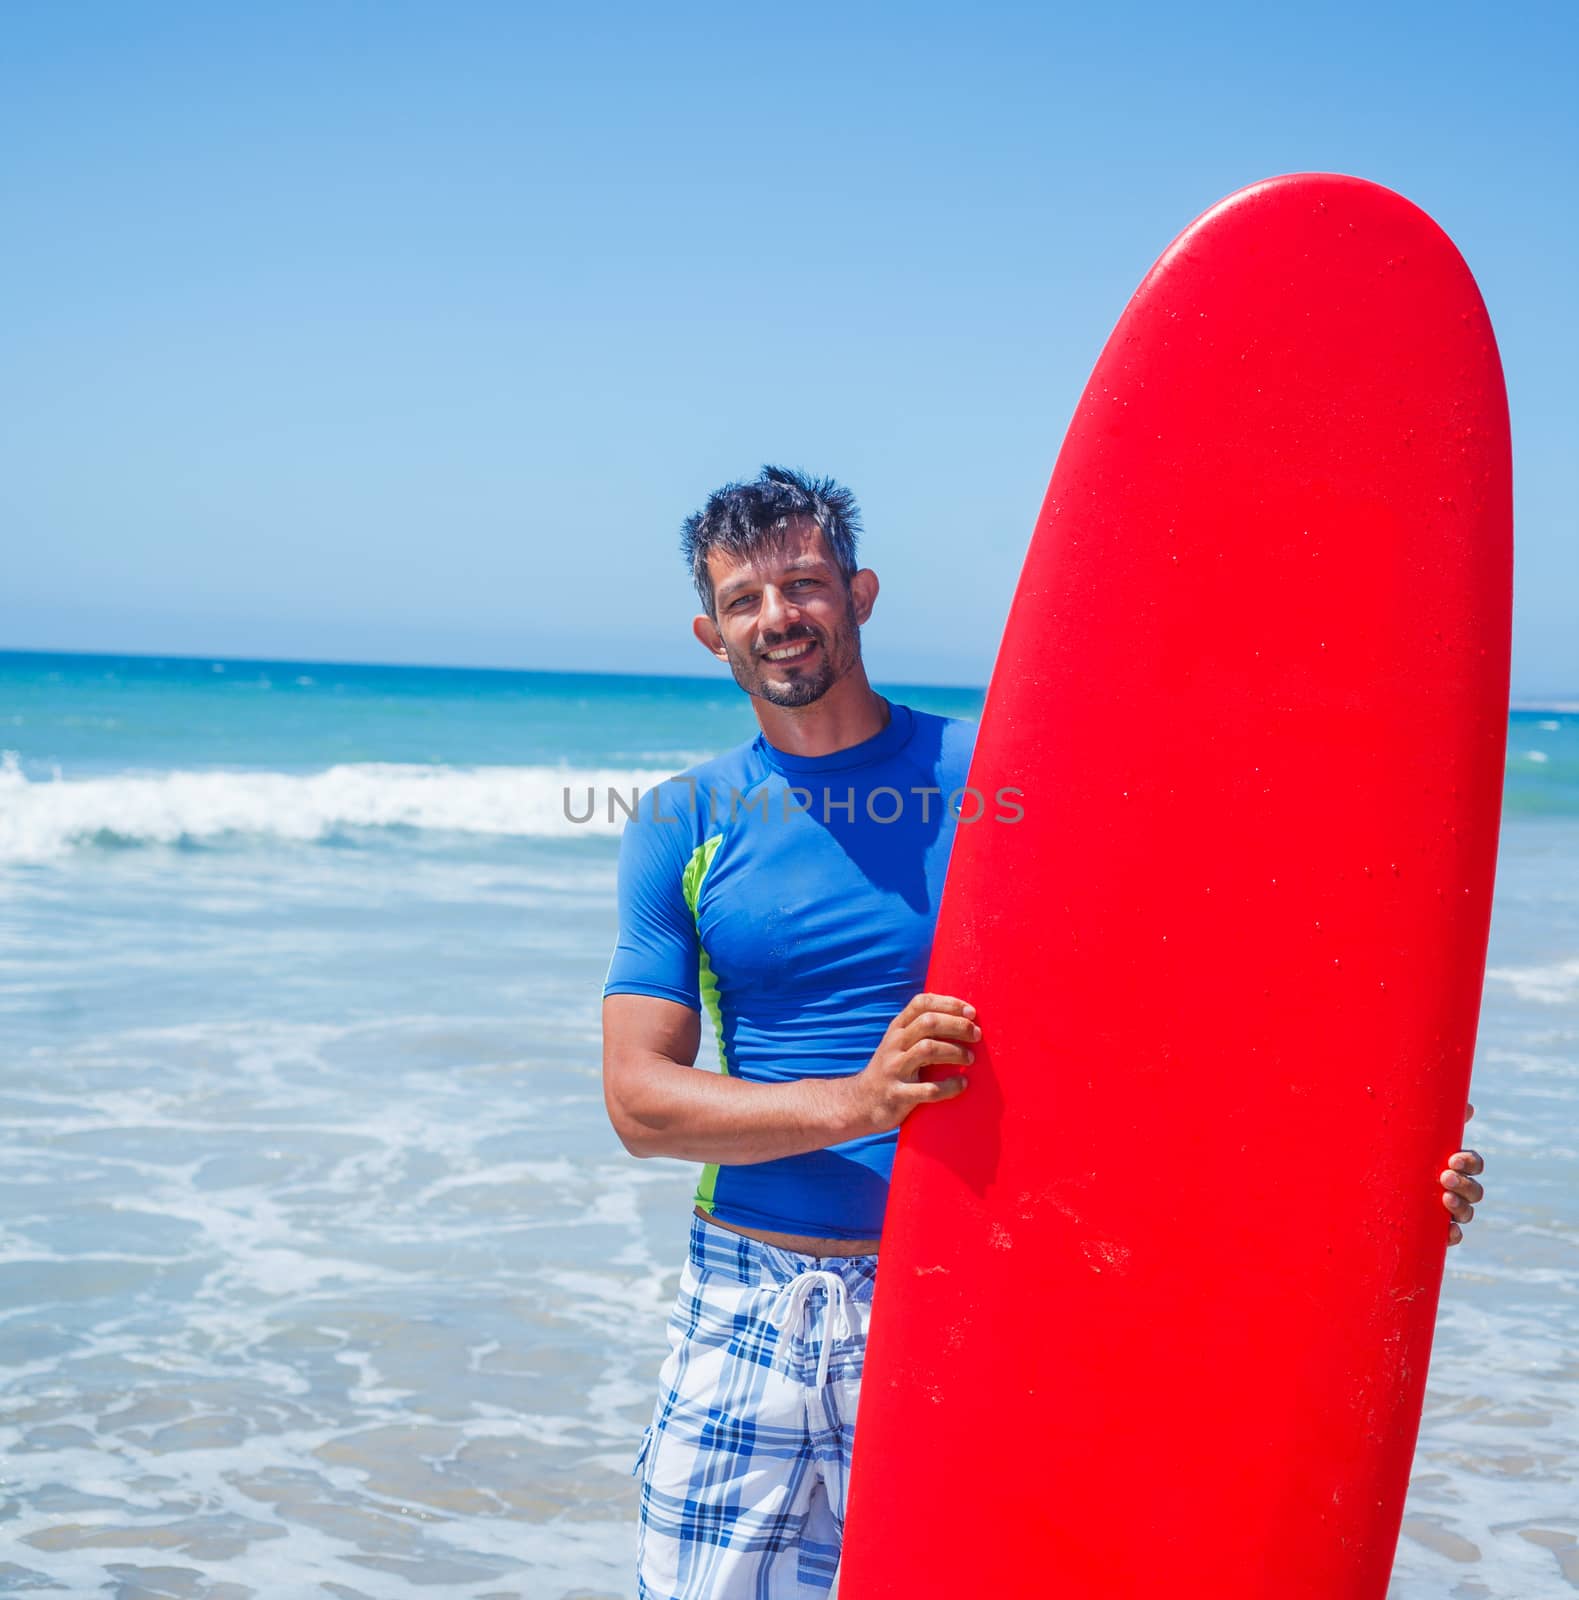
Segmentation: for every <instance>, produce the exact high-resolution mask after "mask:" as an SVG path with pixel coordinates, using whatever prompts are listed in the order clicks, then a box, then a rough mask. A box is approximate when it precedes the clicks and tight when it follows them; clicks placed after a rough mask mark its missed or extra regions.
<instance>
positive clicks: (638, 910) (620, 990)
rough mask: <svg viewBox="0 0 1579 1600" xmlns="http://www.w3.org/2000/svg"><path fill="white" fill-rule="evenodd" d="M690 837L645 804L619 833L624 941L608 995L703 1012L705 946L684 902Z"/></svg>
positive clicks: (619, 946)
mask: <svg viewBox="0 0 1579 1600" xmlns="http://www.w3.org/2000/svg"><path fill="white" fill-rule="evenodd" d="M690 837H691V836H690V829H688V828H683V827H680V826H677V825H676V824H675V823H674V822H665V821H659V820H656V819H655V817H654V816H653V814H652V813H651V812H650V811H649V810H648V809H647V808H646V807H643V808H642V809H641V810H640V811H639V812H638V813H637V815H636V816H635V817H634V818H632V819H631V820H629V821H627V822H626V824H625V829H624V832H623V833H621V835H620V859H619V918H620V931H619V942H618V943H617V944H616V945H615V947H614V956H613V959H612V960H611V961H610V962H609V971H608V976H607V978H606V979H605V980H604V983H603V993H604V994H605V996H607V995H611V994H650V995H653V996H655V997H656V998H657V999H659V1000H674V1001H678V1002H679V1004H681V1005H683V1006H690V1007H691V1008H692V1010H694V1011H700V1010H701V1008H702V996H701V990H700V987H699V978H698V972H697V968H698V965H699V962H700V957H701V945H700V942H699V940H698V938H697V933H696V919H695V918H694V917H693V916H692V914H691V908H690V907H689V906H688V905H687V904H686V903H685V865H686V859H685V858H686V854H687V851H688V848H689V845H690Z"/></svg>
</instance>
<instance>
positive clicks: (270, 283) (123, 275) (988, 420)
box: [0, 0, 1579, 698]
mask: <svg viewBox="0 0 1579 1600" xmlns="http://www.w3.org/2000/svg"><path fill="white" fill-rule="evenodd" d="M1576 15H1579V10H1576V8H1575V7H1573V6H1572V5H1568V6H1558V5H1540V4H1535V5H1515V6H1511V7H1508V8H1506V9H1505V10H1504V9H1501V8H1494V7H1492V6H1490V5H1484V4H1483V5H1475V6H1457V5H1453V4H1432V5H1418V6H1412V5H1376V4H1367V5H1352V6H1351V5H1340V6H1314V7H1309V8H1289V7H1277V6H1270V5H1265V4H1259V5H1254V6H1212V5H1210V4H1207V5H1201V6H1189V5H1179V4H1170V5H1130V6H1126V5H1122V4H1119V5H1107V6H1100V7H1090V8H1086V7H1082V8H1080V9H1079V10H1075V9H1073V8H1061V7H1057V6H1053V5H1041V6H995V5H992V4H987V5H985V6H973V7H971V8H968V9H967V8H966V7H965V6H964V5H963V4H956V5H954V6H950V7H946V8H945V7H938V6H930V5H926V4H916V5H907V6H881V5H880V6H859V5H851V4H848V3H846V4H843V5H838V6H835V5H823V4H801V5H797V6H794V7H772V8H769V7H747V6H742V5H738V4H736V5H728V6H724V5H719V6H693V5H685V4H677V5H671V6H663V7H652V6H636V5H626V4H604V5H596V4H593V5H582V6H578V7H574V8H570V7H563V8H560V7H554V8H550V7H539V6H534V5H529V4H522V5H491V4H477V3H466V0H458V3H451V4H445V5H440V4H425V5H416V4H388V5H364V4H345V3H332V0H331V3H316V4H311V5H296V4H289V3H273V4H270V5H267V6H261V5H260V6H252V7H241V6H207V5H188V6H167V5H156V4H138V3H125V0H123V3H118V4H114V5H110V4H89V3H80V4H75V5H71V6H61V5H55V4H33V3H16V0H13V3H11V4H8V5H7V6H6V7H5V8H4V9H3V10H0V215H3V216H4V219H5V228H4V247H3V249H0V548H3V550H4V555H5V579H4V583H3V585H0V638H3V641H4V643H5V644H7V645H10V646H12V647H15V648H43V649H57V648H58V649H105V650H138V651H149V652H170V653H194V654H203V653H229V654H241V655H247V654H251V655H274V656H280V655H284V656H311V657H317V658H326V657H327V658H346V659H372V660H384V661H436V662H455V663H468V664H481V665H501V666H531V667H554V666H564V667H567V668H580V669H606V670H619V671H626V670H629V671H644V670H646V671H681V672H705V671H707V670H709V669H708V663H707V661H706V659H705V658H704V657H703V656H702V653H701V651H700V648H699V647H698V646H697V644H696V643H695V642H694V641H693V640H692V638H691V637H690V630H689V619H690V617H691V615H692V613H693V611H694V609H695V607H694V604H693V597H692V596H691V593H690V590H689V586H688V584H687V581H686V577H685V574H684V571H683V569H682V567H681V564H680V560H679V556H678V554H677V549H676V536H677V529H678V525H679V522H680V520H681V518H682V517H683V516H684V515H685V514H686V513H687V512H689V511H690V510H692V509H693V508H694V507H695V505H696V504H697V503H698V502H699V501H700V500H701V499H703V498H704V497H705V495H706V494H707V492H708V491H709V490H710V489H712V488H714V487H715V486H716V485H718V484H719V483H721V482H723V481H726V480H728V479H731V478H738V477H744V476H750V475H752V474H754V473H755V471H756V469H757V468H758V467H759V466H760V465H761V464H762V463H763V462H764V461H781V462H786V463H788V464H791V465H799V466H803V467H806V468H809V469H811V470H814V471H817V472H826V473H831V474H833V475H834V476H836V477H838V478H839V479H841V480H842V481H844V482H846V483H848V484H849V485H850V486H851V487H852V488H853V489H854V490H855V492H856V494H857V495H858V497H859V499H860V501H861V504H862V507H863V510H864V513H865V521H866V528H867V536H866V541H865V545H864V549H863V555H864V558H865V559H866V560H867V561H868V563H869V564H870V565H872V566H873V567H875V568H876V569H877V571H878V573H879V575H880V577H881V578H882V580H883V594H882V597H881V599H880V601H879V607H878V614H877V616H876V617H875V618H874V620H873V622H872V623H871V625H870V626H869V628H868V630H867V655H868V660H869V662H870V663H871V664H872V667H873V671H874V675H876V676H878V677H879V678H881V679H884V680H887V681H895V680H910V681H917V680H919V681H933V682H967V683H968V682H976V683H979V682H983V681H985V676H986V673H987V670H988V667H989V666H990V663H991V660H992V655H993V651H994V649H995V647H996V642H997V637H998V633H999V630H1000V628H1001V625H1002V620H1003V617H1004V614H1005V612H1006V610H1007V607H1008V601H1009V597H1010V594H1011V592H1012V589H1013V585H1014V580H1015V577H1016V575H1017V573H1018V570H1019V564H1020V560H1021V557H1022V555H1023V553H1024V548H1025V543H1026V540H1027V538H1028V536H1029V533H1030V529H1031V525H1032V522H1033V520H1034V518H1035V514H1036V510H1037V507H1038V505H1039V504H1040V501H1041V497H1042V493H1043V491H1044V489H1045V487H1046V482H1047V477H1048V474H1049V473H1050V471H1051V468H1052V464H1053V459H1054V457H1055V455H1056V453H1057V449H1058V445H1059V442H1060V440H1061V439H1062V436H1063V431H1064V428H1065V426H1066V424H1067V422H1068V420H1069V416H1070V413H1071V411H1072V409H1073V406H1074V403H1075V401H1076V398H1077V396H1078V394H1079V392H1080V389H1081V386H1082V384H1083V383H1084V380H1085V378H1086V376H1087V374H1088V372H1089V370H1090V368H1091V365H1092V362H1093V361H1094V360H1095V358H1096V356H1097V353H1098V352H1099V350H1100V349H1101V346H1102V343H1103V341H1104V339H1105V338H1106V336H1107V333H1108V331H1109V329H1110V328H1111V327H1112V324H1113V322H1114V321H1115V319H1116V318H1117V316H1118V314H1119V313H1120V311H1121V310H1122V309H1123V306H1124V303H1125V301H1126V300H1127V298H1128V297H1129V295H1130V293H1131V292H1132V290H1133V289H1134V287H1135V285H1136V284H1137V283H1138V282H1139V280H1140V278H1141V277H1142V275H1143V274H1144V272H1145V270H1146V268H1147V267H1148V266H1149V265H1150V263H1151V261H1152V260H1153V258H1154V257H1155V256H1156V255H1157V254H1158V253H1159V252H1160V250H1161V249H1162V248H1163V247H1164V246H1165V245H1166V244H1167V243H1168V241H1169V239H1170V238H1171V237H1172V236H1173V235H1174V234H1175V233H1176V232H1177V231H1178V229H1179V228H1180V227H1182V226H1183V225H1184V224H1185V223H1186V222H1187V221H1189V219H1190V218H1191V217H1193V216H1194V215H1196V214H1197V213H1199V212H1200V211H1202V210H1204V209H1205V208H1206V207H1207V206H1208V205H1210V204H1211V203H1212V202H1213V201H1215V200H1217V199H1218V198H1220V197H1221V196H1222V195H1224V194H1227V193H1229V192H1230V191H1232V190H1234V189H1236V188H1239V187H1241V186H1242V185H1244V184H1246V183H1249V182H1252V181H1254V180H1255V179H1257V178H1261V177H1265V176H1269V175H1271V174H1273V173H1277V172H1287V171H1296V170H1301V169H1326V170H1337V171H1346V172H1354V173H1359V174H1361V175H1363V176H1365V177H1369V178H1373V179H1376V180H1377V181H1379V182H1382V183H1385V184H1388V185H1389V186H1391V187H1393V188H1396V189H1398V190H1401V191H1402V192H1403V193H1405V194H1407V195H1408V196H1409V197H1410V198H1411V199H1413V200H1415V201H1416V202H1418V203H1419V204H1420V205H1422V206H1424V207H1425V208H1426V209H1427V210H1428V211H1430V212H1431V213H1432V214H1433V215H1434V216H1435V217H1436V218H1437V220H1438V221H1439V222H1440V223H1441V224H1442V225H1443V226H1444V227H1445V228H1446V229H1447V230H1448V232H1449V233H1450V234H1451V235H1452V236H1453V238H1454V239H1455V241H1456V242H1457V244H1458V245H1459V248H1460V249H1461V250H1462V251H1463V253H1464V255H1465V257H1466V259H1467V260H1468V261H1469V264H1470V266H1471V267H1472V269H1473V270H1474V271H1475V273H1476V276H1477V278H1478V279H1479V282H1480V284H1481V288H1482V291H1483V293H1484V295H1485V297H1486V301H1487V304H1488V306H1489V307H1490V310H1491V315H1492V319H1493V322H1494V324H1495V326H1496V329H1497V333H1498V338H1499V343H1500V346H1501V350H1502V356H1503V362H1504V367H1505V370H1506V373H1507V378H1508V385H1509V394H1510V401H1511V407H1512V413H1513V421H1514V446H1515V472H1516V477H1517V501H1516V525H1517V543H1518V555H1517V569H1516V584H1517V605H1516V646H1515V658H1514V689H1515V693H1516V694H1518V695H1520V696H1522V697H1525V698H1537V697H1541V696H1545V695H1551V694H1573V693H1575V692H1576V691H1579V628H1576V627H1575V617H1576V613H1579V607H1576V604H1575V600H1576V596H1579V541H1576V540H1575V538H1574V531H1575V530H1574V521H1575V518H1574V507H1575V505H1576V504H1579V483H1576V477H1579V473H1576V467H1575V451H1574V441H1575V435H1576V428H1575V421H1576V411H1579V407H1576V405H1575V401H1574V385H1573V381H1572V374H1573V372H1574V369H1575V365H1576V360H1579V339H1576V324H1579V315H1576V311H1575V305H1574V293H1573V289H1574V281H1575V258H1576V252H1575V244H1576V233H1579V225H1576V222H1575V216H1576V211H1579V207H1576V199H1579V196H1576V193H1575V188H1576V185H1575V171H1576V162H1575V156H1576V149H1579V139H1576V129H1575V114H1574V111H1573V109H1572V103H1573V99H1574V97H1573V96H1572V94H1571V89H1572V84H1573V82H1574V79H1575V67H1576V56H1579V52H1576V49H1575V44H1576V33H1579V29H1576V24H1575V21H1574V18H1575V16H1576Z"/></svg>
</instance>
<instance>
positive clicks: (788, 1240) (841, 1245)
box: [696, 1206, 878, 1256]
mask: <svg viewBox="0 0 1579 1600" xmlns="http://www.w3.org/2000/svg"><path fill="white" fill-rule="evenodd" d="M696 1214H697V1216H699V1217H700V1218H701V1219H702V1221H703V1222H710V1223H711V1224H712V1225H713V1226H714V1227H715V1228H722V1229H723V1230H724V1231H725V1232H726V1233H739V1234H744V1235H745V1237H746V1238H748V1239H756V1240H758V1241H759V1242H760V1243H762V1244H770V1245H772V1246H773V1247H774V1249H776V1250H793V1251H794V1252H795V1253H796V1254H797V1255H803V1256H871V1255H876V1254H877V1244H878V1241H877V1240H876V1239H814V1238H809V1237H808V1236H807V1235H806V1234H804V1233H769V1232H768V1230H767V1229H766V1228H742V1227H740V1226H738V1225H737V1224H736V1223H733V1222H720V1221H719V1220H718V1218H717V1217H710V1216H708V1214H707V1213H706V1212H705V1211H704V1210H703V1209H702V1208H701V1207H700V1206H697V1207H696Z"/></svg>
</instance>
